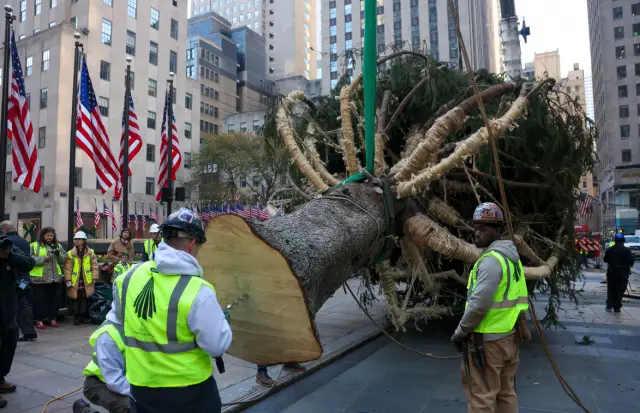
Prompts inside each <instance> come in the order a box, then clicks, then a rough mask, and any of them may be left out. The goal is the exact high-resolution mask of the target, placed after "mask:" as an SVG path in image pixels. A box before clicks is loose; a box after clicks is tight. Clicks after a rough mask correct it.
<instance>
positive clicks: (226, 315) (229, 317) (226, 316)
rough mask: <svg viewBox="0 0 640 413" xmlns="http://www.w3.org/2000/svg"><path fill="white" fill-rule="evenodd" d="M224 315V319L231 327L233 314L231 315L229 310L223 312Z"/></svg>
mask: <svg viewBox="0 0 640 413" xmlns="http://www.w3.org/2000/svg"><path fill="white" fill-rule="evenodd" d="M222 313H223V314H224V318H225V319H226V320H227V323H229V325H231V314H229V310H222Z"/></svg>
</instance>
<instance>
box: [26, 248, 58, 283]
mask: <svg viewBox="0 0 640 413" xmlns="http://www.w3.org/2000/svg"><path fill="white" fill-rule="evenodd" d="M29 246H30V247H31V249H32V250H33V255H34V256H36V257H46V256H47V247H45V246H44V245H40V243H39V242H37V241H36V242H32V243H31V244H29ZM58 248H59V249H62V247H61V246H60V244H58ZM54 260H55V258H54ZM56 268H57V269H58V275H62V267H60V264H58V261H56ZM29 275H30V276H32V277H41V278H42V276H43V275H44V265H34V266H33V269H32V270H31V271H30V272H29Z"/></svg>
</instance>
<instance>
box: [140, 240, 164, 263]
mask: <svg viewBox="0 0 640 413" xmlns="http://www.w3.org/2000/svg"><path fill="white" fill-rule="evenodd" d="M160 242H162V240H160ZM157 249H158V246H157V245H156V243H155V241H154V240H152V239H148V240H146V241H145V242H144V253H145V254H147V256H148V257H149V259H151V254H153V253H154V252H156V250H157Z"/></svg>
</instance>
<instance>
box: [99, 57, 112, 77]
mask: <svg viewBox="0 0 640 413" xmlns="http://www.w3.org/2000/svg"><path fill="white" fill-rule="evenodd" d="M100 79H102V80H106V81H109V80H111V63H109V62H105V61H104V60H101V61H100Z"/></svg>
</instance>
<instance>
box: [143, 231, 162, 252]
mask: <svg viewBox="0 0 640 413" xmlns="http://www.w3.org/2000/svg"><path fill="white" fill-rule="evenodd" d="M149 235H150V236H151V238H150V239H148V240H145V242H144V252H143V253H142V261H149V260H152V259H153V253H154V252H156V250H157V249H158V245H160V242H161V241H162V235H160V226H159V225H158V224H153V225H151V228H149Z"/></svg>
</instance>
